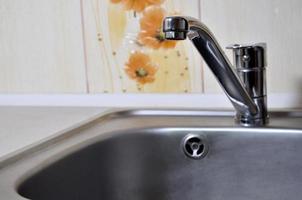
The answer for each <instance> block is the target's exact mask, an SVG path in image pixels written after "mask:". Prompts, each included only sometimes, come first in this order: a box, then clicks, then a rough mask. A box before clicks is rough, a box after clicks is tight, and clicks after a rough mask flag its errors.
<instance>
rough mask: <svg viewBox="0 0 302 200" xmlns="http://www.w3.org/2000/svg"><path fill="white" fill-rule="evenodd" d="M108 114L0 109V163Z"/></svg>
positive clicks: (89, 109) (72, 109)
mask: <svg viewBox="0 0 302 200" xmlns="http://www.w3.org/2000/svg"><path fill="white" fill-rule="evenodd" d="M109 110H110V109H109V108H100V107H99V108H96V107H0V162H1V161H3V160H5V159H7V158H9V157H12V156H14V155H15V154H17V153H18V152H20V151H22V150H23V149H25V148H28V147H30V146H31V145H34V144H35V143H37V142H41V141H43V140H46V139H48V138H51V137H54V136H56V135H58V134H61V133H62V132H66V131H68V130H71V129H73V128H76V127H78V126H81V125H82V124H85V123H87V122H88V121H91V120H93V119H96V118H98V117H100V116H102V115H104V114H106V113H107V112H109Z"/></svg>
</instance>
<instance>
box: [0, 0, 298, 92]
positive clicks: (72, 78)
mask: <svg viewBox="0 0 302 200" xmlns="http://www.w3.org/2000/svg"><path fill="white" fill-rule="evenodd" d="M127 2H130V1H127V0H10V1H7V0H0V93H5V94H7V93H26V94H32V93H43V94H53V93H56V94H66V93H80V94H95V93H100V94H104V93H119V94H124V93H153V94H154V93H198V94H199V93H204V94H210V93H222V90H221V88H220V87H219V86H218V84H217V81H216V80H215V79H214V77H213V75H212V73H211V72H210V70H209V69H208V68H207V67H206V66H205V64H204V63H203V62H202V60H201V58H200V56H199V55H198V53H197V52H196V50H195V49H194V48H193V46H192V44H191V43H190V41H181V42H178V43H177V44H176V45H175V46H174V43H163V42H158V41H162V38H161V34H160V32H156V30H160V27H159V26H160V25H159V21H160V20H159V19H161V18H162V17H163V15H165V14H184V15H191V16H194V17H196V18H201V20H202V21H203V22H204V23H205V24H207V25H208V26H209V28H210V29H211V30H212V32H214V34H215V35H216V37H217V39H218V41H219V42H220V43H221V46H222V47H224V46H226V45H228V44H230V43H249V42H267V43H268V68H267V70H268V92H269V94H270V93H277V94H279V93H292V94H300V93H302V87H301V85H302V84H301V80H302V70H301V69H300V63H301V62H300V57H301V51H300V47H301V46H302V34H301V33H302V26H301V25H300V21H301V20H300V19H302V1H300V0H290V1H282V0H266V1H263V0H255V1H248V0H223V1H221V0H203V1H200V0H186V1H183V0H140V1H138V0H137V1H135V2H140V3H138V4H135V5H132V6H131V5H127V4H125V3H127ZM131 2H132V1H131ZM142 2H143V3H145V4H142ZM125 6H126V7H125ZM151 21H152V22H154V23H151ZM155 33H156V34H155ZM154 36H155V37H154ZM226 53H227V55H228V56H229V58H230V59H232V55H231V52H228V51H226ZM139 77H141V78H139ZM142 77H143V78H142Z"/></svg>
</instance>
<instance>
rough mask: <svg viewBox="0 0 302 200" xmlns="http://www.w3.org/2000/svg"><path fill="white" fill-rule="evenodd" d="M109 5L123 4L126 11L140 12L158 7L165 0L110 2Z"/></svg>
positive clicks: (116, 0)
mask: <svg viewBox="0 0 302 200" xmlns="http://www.w3.org/2000/svg"><path fill="white" fill-rule="evenodd" d="M110 1H111V3H123V4H124V6H125V9H126V10H134V11H136V12H142V11H143V10H144V9H145V8H147V7H148V6H152V5H160V4H162V3H163V2H164V1H165V0H110Z"/></svg>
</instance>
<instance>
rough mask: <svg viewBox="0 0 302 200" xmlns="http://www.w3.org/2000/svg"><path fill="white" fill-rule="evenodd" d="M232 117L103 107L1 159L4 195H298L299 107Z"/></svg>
mask: <svg viewBox="0 0 302 200" xmlns="http://www.w3.org/2000/svg"><path fill="white" fill-rule="evenodd" d="M233 116H234V113H233V112H230V111H223V112H222V111H186V110H126V111H118V112H113V113H110V114H108V115H106V116H103V117H100V118H99V119H97V120H93V121H91V122H89V123H87V124H86V125H84V126H81V127H78V128H75V129H74V130H72V131H69V132H66V133H64V134H62V135H60V136H56V137H54V138H50V139H48V140H47V141H43V142H41V143H38V144H36V145H34V146H33V147H31V148H28V149H26V150H24V151H23V152H20V153H19V154H18V155H16V156H14V157H12V158H10V159H8V160H6V161H4V162H2V163H0V194H1V199H2V198H3V199H6V200H13V199H14V200H16V199H20V200H21V199H31V200H60V199H62V200H88V199H89V200H125V199H129V200H130V199H131V200H154V199H156V200H200V199H203V200H255V199H257V200H284V199H287V200H297V199H300V197H301V196H302V190H301V185H302V157H301V154H302V145H301V144H302V112H299V111H291V112H288V111H282V112H271V113H270V124H269V125H267V126H265V127H257V128H255V127H250V128H249V127H240V126H238V125H235V124H234V122H233V118H234V117H233ZM4 197H5V198H4Z"/></svg>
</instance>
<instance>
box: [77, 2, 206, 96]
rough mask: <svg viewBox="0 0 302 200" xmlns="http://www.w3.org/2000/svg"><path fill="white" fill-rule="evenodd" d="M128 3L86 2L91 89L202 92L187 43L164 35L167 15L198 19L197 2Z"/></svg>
mask: <svg viewBox="0 0 302 200" xmlns="http://www.w3.org/2000/svg"><path fill="white" fill-rule="evenodd" d="M125 2H126V3H127V1H114V0H108V1H104V0H87V1H82V4H83V19H84V20H83V23H84V33H85V34H84V35H85V51H86V55H87V73H88V81H89V91H90V92H92V93H133V92H134V93H137V92H146V93H154V92H156V93H165V92H173V93H188V92H202V73H201V71H202V70H201V62H200V60H198V59H195V58H196V57H197V56H195V55H194V53H196V52H194V49H192V48H191V47H190V46H189V45H190V44H189V41H179V42H175V41H166V40H164V38H163V33H162V32H161V25H162V20H163V18H164V16H166V15H167V14H169V13H170V14H174V13H175V14H176V13H182V14H184V13H187V14H189V13H193V14H195V15H197V16H196V17H198V12H199V9H198V2H197V1H192V3H193V4H195V5H196V6H194V7H190V8H189V9H188V8H186V7H182V2H181V1H180V0H166V1H162V0H159V1H150V2H153V4H150V5H148V6H146V5H145V6H146V7H144V3H148V0H145V1H137V3H134V4H133V6H132V7H131V6H128V7H127V5H125V4H126V3H125ZM192 9H195V10H194V11H193V12H192ZM193 85H199V87H194V86H193Z"/></svg>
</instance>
